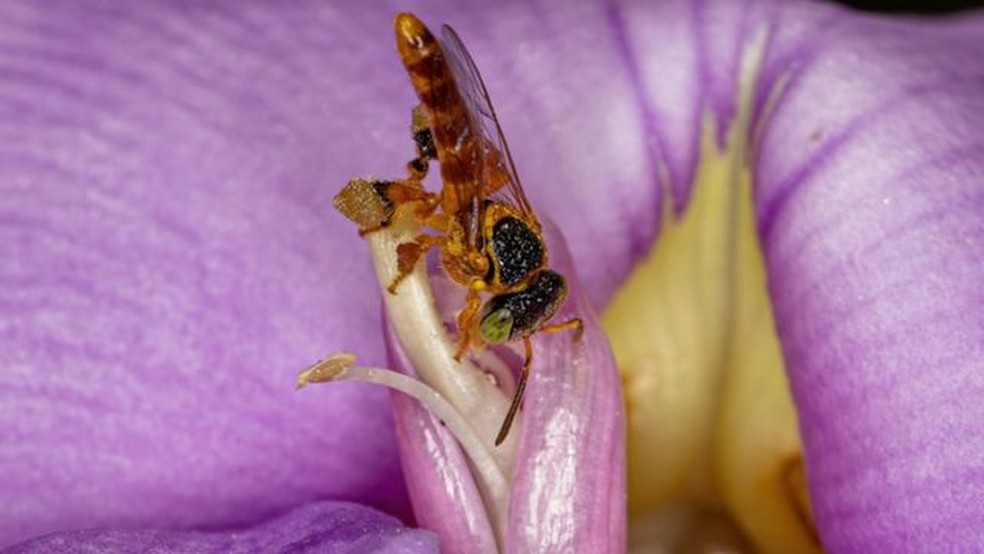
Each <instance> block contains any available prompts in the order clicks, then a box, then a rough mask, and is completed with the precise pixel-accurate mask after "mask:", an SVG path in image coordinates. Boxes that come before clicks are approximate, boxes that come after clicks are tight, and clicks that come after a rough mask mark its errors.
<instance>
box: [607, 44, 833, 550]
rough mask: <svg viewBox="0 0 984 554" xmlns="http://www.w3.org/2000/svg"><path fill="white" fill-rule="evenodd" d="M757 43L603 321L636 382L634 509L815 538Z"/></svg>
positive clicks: (759, 540)
mask: <svg viewBox="0 0 984 554" xmlns="http://www.w3.org/2000/svg"><path fill="white" fill-rule="evenodd" d="M757 56H758V54H757V53H756V52H755V48H754V47H753V48H751V49H750V51H749V52H748V53H747V55H746V60H745V62H746V63H745V68H746V69H747V71H745V72H743V75H742V79H743V81H744V82H743V83H742V87H741V90H742V92H741V98H740V101H739V113H738V116H737V118H736V120H735V121H733V122H732V124H731V125H730V128H729V135H728V138H727V144H726V148H725V149H724V151H721V150H719V148H718V147H717V145H716V143H715V140H714V129H715V126H714V124H713V123H714V122H713V121H711V119H710V118H707V120H706V121H705V125H704V127H703V130H704V133H703V141H702V150H701V156H700V164H699V166H698V170H697V175H696V177H695V183H694V186H693V188H692V193H691V197H690V199H689V202H688V204H687V206H686V209H685V210H684V211H683V213H682V214H681V215H679V216H675V215H674V212H673V208H672V206H668V208H667V213H666V214H665V217H664V218H663V221H664V222H665V224H664V228H663V229H662V232H661V234H660V237H659V239H658V241H657V243H656V244H655V246H654V248H653V250H652V251H651V252H650V254H649V256H648V257H647V259H645V260H644V261H643V262H642V263H641V264H640V265H639V266H638V267H637V268H636V269H635V271H634V273H633V274H632V275H631V276H630V278H629V280H628V281H627V282H626V283H625V285H624V286H623V288H622V289H621V290H620V292H619V294H618V295H617V296H616V297H615V299H614V300H613V302H612V303H611V305H610V307H609V308H608V310H607V312H606V313H605V317H604V327H605V329H606V331H607V332H608V334H609V337H610V338H611V341H612V347H613V350H614V352H615V357H616V360H617V361H618V365H619V369H620V372H621V373H622V378H623V381H624V384H625V395H626V403H627V409H628V433H629V441H628V464H629V491H630V495H629V501H630V511H631V513H632V514H633V515H634V516H635V517H636V519H637V520H641V519H645V518H651V514H653V513H659V512H666V510H668V509H670V507H673V506H681V505H683V506H689V507H690V508H691V509H692V510H695V511H696V512H699V513H714V514H724V515H726V516H728V517H730V518H731V519H732V521H733V522H734V523H736V524H737V526H738V527H739V528H740V529H741V530H742V531H743V532H744V534H746V535H747V536H748V538H749V539H750V540H751V542H753V543H754V544H755V545H756V546H757V547H759V548H761V549H764V550H766V551H816V550H817V549H818V544H817V542H816V538H815V533H814V531H813V528H812V521H811V519H810V516H809V508H808V502H807V501H806V492H805V479H804V478H803V464H802V459H803V458H802V446H801V444H800V437H799V432H798V427H797V420H796V411H795V408H794V406H793V403H792V399H791V396H790V393H789V389H788V384H787V381H786V375H785V367H784V363H783V358H782V351H781V348H780V344H779V341H778V338H777V335H776V332H775V325H774V321H773V315H772V306H771V304H770V301H769V296H768V291H767V286H766V285H767V283H766V273H765V267H764V261H763V257H762V251H761V247H760V244H759V241H758V237H757V234H756V229H755V221H754V210H753V204H752V177H751V175H752V172H751V169H750V167H749V166H748V163H747V162H748V160H749V159H751V158H750V156H749V155H748V152H747V148H746V144H747V142H748V138H749V137H750V136H751V135H752V134H753V133H752V132H751V131H750V126H749V115H748V114H749V108H750V105H751V102H750V98H751V95H750V91H751V90H752V86H751V85H752V83H754V76H755V73H756V67H757V65H758V57H757ZM665 197H666V198H670V195H669V193H667V194H666V195H665ZM666 204H667V205H669V204H671V203H670V202H667V203H666ZM674 509H675V508H674ZM671 511H672V510H671ZM647 514H648V515H647ZM714 517H719V515H718V516H714Z"/></svg>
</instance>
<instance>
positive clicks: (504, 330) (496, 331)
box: [478, 308, 513, 344]
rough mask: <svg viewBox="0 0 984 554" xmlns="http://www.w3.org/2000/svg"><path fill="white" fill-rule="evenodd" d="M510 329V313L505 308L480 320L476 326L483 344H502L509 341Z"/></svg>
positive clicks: (511, 322)
mask: <svg viewBox="0 0 984 554" xmlns="http://www.w3.org/2000/svg"><path fill="white" fill-rule="evenodd" d="M512 327H513V316H512V312H510V311H509V310H508V309H506V308H500V309H498V310H496V311H494V312H492V313H490V314H489V315H487V316H485V317H483V318H482V322H481V323H480V324H479V325H478V332H479V333H480V334H481V335H482V340H484V341H485V342H488V343H491V344H502V343H504V342H506V341H508V340H509V334H510V333H511V332H512Z"/></svg>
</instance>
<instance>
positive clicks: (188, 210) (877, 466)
mask: <svg viewBox="0 0 984 554" xmlns="http://www.w3.org/2000/svg"><path fill="white" fill-rule="evenodd" d="M415 9H416V10H417V11H418V13H419V14H420V15H421V17H422V18H423V19H424V20H425V21H427V22H429V23H431V24H432V25H436V24H437V23H439V22H443V21H447V22H449V23H452V24H453V25H454V26H455V27H456V29H457V30H458V32H459V33H460V34H461V35H462V37H463V38H464V40H465V41H466V43H467V44H468V45H469V48H470V49H471V51H472V53H473V55H474V56H475V58H476V61H477V62H478V65H479V67H480V68H481V69H482V71H483V74H484V75H485V78H486V81H487V83H488V85H489V88H490V92H491V94H492V96H493V98H494V99H495V101H496V107H497V109H498V111H499V115H500V117H501V119H502V123H503V126H504V128H505V129H506V133H507V136H508V137H509V139H510V143H511V146H512V149H513V152H514V154H515V157H516V162H517V164H518V166H519V169H520V172H521V174H522V175H523V178H524V182H525V184H526V187H527V189H528V190H527V192H528V194H529V196H530V197H531V199H532V201H533V203H534V204H535V205H536V206H537V207H538V209H539V210H540V211H541V212H543V213H544V214H547V215H549V216H550V217H551V218H552V219H553V220H555V221H556V222H557V224H558V226H559V227H560V228H561V229H563V230H564V233H565V235H566V237H567V240H568V243H569V244H570V246H571V250H572V255H573V257H574V259H575V262H576V264H577V267H578V270H579V272H580V274H581V278H582V281H583V283H584V286H585V288H586V289H587V293H588V295H589V297H590V298H591V299H592V300H593V301H595V302H596V303H597V304H598V305H599V306H602V305H603V304H604V302H605V301H606V300H607V299H608V298H609V297H610V296H611V294H612V293H613V292H614V291H615V289H616V287H617V286H618V284H619V283H620V282H621V280H622V279H624V278H625V276H626V275H627V274H628V272H629V271H630V270H631V267H632V264H633V263H634V262H635V261H637V260H638V259H639V258H640V257H641V256H642V255H644V254H645V253H646V252H647V251H648V249H649V248H650V246H651V245H652V242H653V240H655V237H656V233H657V229H658V226H659V220H658V219H659V218H658V214H660V213H661V206H662V205H663V202H665V201H666V199H664V198H662V195H661V191H662V190H664V188H663V185H665V186H667V187H669V190H671V191H672V194H673V195H674V199H675V202H676V204H675V205H677V206H681V205H683V204H684V203H685V201H686V199H687V198H688V195H689V191H690V185H691V177H692V176H693V174H694V168H695V166H696V163H697V155H698V145H699V131H700V123H701V117H702V116H703V115H705V114H706V113H707V112H708V111H710V112H711V113H713V114H714V115H715V116H716V117H717V122H718V124H719V125H720V126H721V128H720V129H719V130H720V131H722V135H721V136H723V129H724V128H725V127H726V126H727V125H728V124H729V122H730V121H731V118H732V117H733V115H734V113H735V110H736V106H735V101H736V100H735V99H736V98H737V93H736V87H737V78H738V63H739V59H740V58H739V56H740V55H741V53H742V52H743V51H744V48H745V47H747V46H748V45H749V44H750V43H751V42H752V41H753V37H755V36H756V33H758V32H759V31H760V30H761V29H764V30H765V31H766V32H767V35H766V36H767V41H766V43H765V48H766V50H765V57H764V62H763V67H762V69H761V72H760V79H759V81H758V83H757V87H756V91H755V96H754V98H755V112H754V113H755V115H756V121H755V123H756V127H755V128H756V129H757V131H758V133H759V134H757V135H756V139H757V142H755V143H754V147H755V148H754V151H753V153H754V175H755V194H756V197H755V205H756V214H757V224H758V229H759V231H760V237H761V240H762V243H763V247H764V249H765V255H766V261H767V269H768V275H769V288H770V293H771V296H772V299H773V302H774V306H775V313H776V318H777V327H778V330H779V335H780V338H781V340H782V344H783V352H784V355H785V358H786V360H787V364H788V370H789V373H790V380H791V384H792V387H793V393H794V397H795V399H796V403H797V407H798V410H799V414H800V422H801V428H802V431H803V436H804V442H805V448H806V457H807V465H808V471H809V479H810V485H811V494H812V498H813V500H814V505H815V515H816V518H817V523H818V526H819V531H820V534H821V538H822V540H823V542H824V544H825V546H826V547H827V548H828V549H830V550H832V551H912V550H926V549H935V550H955V551H966V550H967V549H969V548H971V547H972V546H974V545H979V544H980V543H981V542H982V541H984V535H981V528H982V527H981V522H982V521H984V502H981V501H980V499H981V498H984V464H982V462H981V460H982V459H984V433H982V432H981V430H980V428H981V426H980V422H982V421H984V404H982V403H981V402H980V398H982V397H984V361H982V360H984V310H981V306H982V305H984V287H982V286H981V284H980V283H981V282H982V280H984V256H982V255H981V252H982V250H984V219H982V217H981V215H982V214H984V156H982V154H981V149H982V148H984V120H982V119H984V116H982V114H984V95H982V94H981V92H982V90H984V17H982V16H981V15H980V14H977V15H969V16H966V17H963V18H961V19H941V20H929V21H917V20H884V19H879V18H876V17H873V16H860V15H857V14H853V13H850V12H846V11H842V10H840V9H836V8H831V7H826V6H822V5H814V4H797V3H774V2H765V1H763V2H756V1H751V0H748V1H742V2H709V1H708V2H701V1H696V0H695V1H694V2H669V3H659V4H652V5H650V4H648V3H641V2H639V3H628V2H627V3H600V2H598V3H596V2H574V3H565V4H559V3H558V4H556V5H554V4H546V3H543V4H538V3H521V2H518V1H516V2H507V3H498V4H495V5H491V4H489V5H484V4H483V5H467V4H457V5H455V6H454V7H444V8H439V7H436V6H434V5H425V6H422V7H419V8H415ZM397 10H398V7H397V6H395V5H388V4H383V3H377V4H373V5H371V6H369V5H367V6H364V7H348V6H346V7H342V6H341V5H337V6H333V5H328V4H326V3H323V2H314V1H307V2H292V3H273V2H257V1H250V2H236V3H231V2H230V3H219V2H207V3H203V2H180V1H163V0H161V1H157V2H149V3H141V4H139V5H137V4H134V3H126V4H123V3H117V2H108V1H94V0H88V1H84V2H76V1H68V0H64V1H52V2H47V3H45V4H44V5H43V6H42V5H40V4H36V3H28V2H7V3H4V4H3V6H0V133H2V135H0V136H2V142H0V145H2V146H0V167H2V172H0V345H2V346H0V367H2V368H3V371H2V373H0V429H2V430H3V439H2V443H0V506H3V508H2V510H0V545H7V544H13V543H15V542H18V541H20V540H23V539H27V538H30V537H34V536H37V535H41V534H44V533H48V532H53V531H62V530H71V529H81V528H89V527H103V526H108V527H115V528H120V529H128V528H132V529H140V528H155V529H163V528H178V529H185V528H194V529H223V528H227V527H230V526H241V525H250V524H254V523H256V522H258V521H260V520H262V519H264V518H267V517H270V516H274V515H277V514H281V513H284V512H287V511H288V510H290V509H292V508H295V507H297V506H301V505H304V504H306V503H310V502H314V501H317V500H323V499H334V500H351V501H357V502H360V503H363V504H366V505H369V506H373V507H375V508H378V509H380V510H383V511H385V512H388V513H391V514H395V515H397V516H400V517H403V518H409V517H410V514H409V502H408V499H407V496H406V492H405V488H404V485H403V480H402V477H401V474H400V469H399V468H400V465H399V461H398V459H397V457H396V445H395V443H394V441H395V435H394V432H393V428H392V421H391V416H390V408H389V401H388V396H387V393H385V392H384V391H381V390H376V389H373V388H371V387H365V386H360V385H355V384H340V385H337V386H332V387H321V388H319V389H318V390H317V393H316V394H296V393H295V392H294V391H293V378H294V376H295V374H296V371H297V370H298V369H300V368H303V367H304V366H306V365H307V364H308V363H310V362H312V361H313V360H315V359H317V358H319V357H321V356H322V355H323V354H325V353H328V352H331V351H334V350H339V349H346V350H352V351H355V352H357V353H358V354H359V356H360V358H361V359H362V360H363V361H364V362H365V363H367V364H380V365H384V364H386V363H387V361H386V356H385V349H384V346H383V338H382V335H383V334H382V330H381V326H382V322H381V320H380V302H379V293H378V291H377V288H376V285H375V282H374V279H373V277H372V271H371V266H370V262H369V258H368V254H367V253H366V249H365V246H364V244H363V243H362V241H361V240H360V239H359V238H358V236H357V235H356V234H355V232H354V230H353V228H352V226H351V225H350V223H349V222H347V221H345V220H344V219H343V218H342V217H341V216H339V215H337V214H335V213H333V212H332V211H331V210H330V199H331V197H332V195H333V194H334V193H335V192H336V191H337V189H338V188H339V187H340V186H341V185H342V184H343V183H344V182H345V181H346V180H347V179H348V178H349V177H351V176H356V175H364V174H367V173H374V174H380V175H382V176H389V175H397V174H399V173H400V172H401V171H402V164H403V163H404V162H405V161H406V159H407V158H408V156H409V154H410V153H411V144H410V142H409V138H408V134H407V124H408V122H409V109H410V107H411V106H412V105H413V103H414V100H413V96H412V92H411V89H410V87H409V85H408V84H407V82H406V77H405V74H404V72H403V70H402V68H401V66H400V64H399V61H398V59H397V57H396V54H395V52H394V49H393V44H392V29H391V17H392V14H393V13H395V12H396V11H397ZM779 84H784V88H782V89H781V90H782V92H781V94H780V95H779V96H778V100H777V102H776V104H775V107H774V111H771V112H770V111H769V110H767V109H766V99H767V98H768V97H769V95H770V93H772V91H773V90H775V89H774V87H775V86H777V85H779ZM663 176H665V177H666V179H667V180H668V181H667V182H663ZM318 506H319V505H312V506H310V507H309V508H308V509H310V510H314V511H315V512H317V510H318V509H319V508H318ZM325 506H328V507H329V509H331V508H332V507H336V508H338V509H339V510H342V509H343V508H340V507H339V506H345V505H340V504H339V505H335V504H330V505H325ZM345 509H348V508H345ZM292 513H294V514H296V513H297V512H292ZM301 513H304V512H303V511H302V512H301ZM317 513H321V512H317ZM359 514H361V515H359V516H358V517H359V518H363V519H364V520H365V521H370V520H372V521H376V520H374V519H373V518H383V520H384V519H385V518H384V516H382V515H379V514H370V513H363V512H359ZM316 519H317V518H315V520H316ZM383 520H379V521H383ZM279 521H288V522H289V521H290V519H289V518H288V519H287V520H279ZM360 521H362V520H360ZM387 521H388V522H389V523H386V522H387ZM408 521H409V519H408ZM272 525H274V526H275V525H276V524H272ZM283 525H286V526H287V527H281V529H283V528H289V525H290V524H289V523H284V524H283ZM380 525H381V526H383V527H386V526H387V525H394V524H393V523H392V522H391V520H385V521H384V522H383V523H381V524H380ZM387 528H389V527H387ZM119 533H123V532H122V531H120V532H119ZM73 536H75V537H77V538H78V540H81V541H85V540H90V539H91V537H89V539H87V538H85V536H84V535H73ZM127 536H131V535H127ZM132 537H137V538H136V539H133V540H139V537H140V535H139V534H138V535H132ZM69 538H71V537H69V536H66V540H68V539H69ZM214 539H215V537H212V538H211V539H209V540H214ZM176 540H178V539H176ZM326 540H329V539H326ZM332 540H333V539H332ZM414 540H416V539H414ZM420 540H421V541H422V542H421V543H420V544H418V545H417V546H419V547H420V548H421V549H423V548H424V547H425V546H427V545H429V546H428V547H433V543H427V540H429V539H427V536H426V535H423V534H422V535H421V536H420ZM124 542H126V541H124ZM271 544H272V543H271ZM312 544H313V543H312ZM325 544H328V543H327V542H326V543H325ZM203 548H204V547H203ZM408 548H410V547H408Z"/></svg>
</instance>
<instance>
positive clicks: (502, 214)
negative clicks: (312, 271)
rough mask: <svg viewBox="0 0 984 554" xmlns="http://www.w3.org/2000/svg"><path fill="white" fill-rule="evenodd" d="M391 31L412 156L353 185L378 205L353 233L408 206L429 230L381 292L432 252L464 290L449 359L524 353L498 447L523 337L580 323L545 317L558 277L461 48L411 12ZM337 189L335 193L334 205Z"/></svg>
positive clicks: (404, 248) (403, 252)
mask: <svg viewBox="0 0 984 554" xmlns="http://www.w3.org/2000/svg"><path fill="white" fill-rule="evenodd" d="M394 27H395V32H396V42H397V50H398V52H399V54H400V58H401V60H402V61H403V65H404V67H405V68H406V70H407V73H408V74H409V76H410V82H411V84H412V85H413V88H414V90H415V92H416V93H417V96H418V98H419V100H420V105H418V106H417V107H415V108H414V109H413V112H412V124H411V132H412V135H413V140H414V144H415V145H416V149H417V157H416V158H414V159H413V160H411V161H410V162H409V163H408V164H407V168H408V173H409V176H408V177H407V178H406V179H404V180H400V181H389V182H380V181H375V182H372V183H368V184H364V185H363V187H364V188H366V187H371V193H373V194H377V195H378V196H380V197H381V198H383V201H382V204H383V205H384V206H385V209H384V210H383V212H382V213H381V214H379V216H378V217H377V218H376V219H374V220H373V223H372V224H370V225H367V224H366V223H364V222H359V221H357V223H360V225H361V226H362V229H360V231H361V232H363V233H365V232H371V231H372V230H374V229H373V227H375V228H378V227H382V226H385V224H386V219H387V217H389V215H391V214H392V213H393V210H394V209H395V207H396V206H399V205H402V204H409V203H413V205H414V212H413V213H414V216H415V217H416V218H417V219H418V221H419V222H420V223H421V225H422V226H423V227H425V228H429V229H431V230H433V231H434V233H422V234H420V235H418V236H416V237H415V238H414V239H413V240H412V241H409V242H406V243H403V244H401V245H399V246H398V247H397V266H398V273H397V276H396V278H395V279H394V280H393V282H392V283H391V284H390V286H389V288H388V290H389V292H390V293H393V294H395V293H397V290H398V286H399V283H400V281H401V280H402V279H403V278H405V277H406V276H407V275H409V274H410V273H411V272H412V271H413V268H414V266H415V265H416V264H417V263H418V262H419V261H420V259H421V258H422V257H423V256H424V255H425V254H426V253H427V251H429V250H430V249H432V248H437V249H439V253H440V261H441V268H442V269H443V271H444V272H445V273H446V274H447V275H448V277H449V278H450V279H451V280H452V281H454V282H455V283H457V284H458V285H460V286H462V287H465V288H466V290H467V295H466V297H465V305H464V307H463V308H462V310H461V311H460V312H459V314H458V316H457V331H458V344H457V350H456V352H455V359H457V360H460V359H461V357H462V356H463V355H464V354H465V353H466V352H468V351H469V350H470V349H473V348H481V347H483V346H485V345H488V344H493V345H497V344H505V343H510V342H513V341H517V340H519V341H522V343H523V346H524V349H525V358H524V361H523V367H522V370H521V372H520V376H519V380H518V382H517V385H516V391H515V393H514V394H513V398H512V402H511V403H510V407H509V411H508V412H507V414H506V417H505V419H504V420H503V423H502V425H501V427H500V430H499V433H498V435H497V436H496V439H495V444H496V445H499V444H501V443H502V442H503V441H504V440H505V439H506V437H507V436H508V433H509V429H510V427H511V425H512V422H513V419H514V418H515V416H516V413H517V411H518V410H519V407H520V405H521V404H522V400H523V396H524V393H525V390H526V382H527V379H528V377H529V370H530V366H531V363H532V359H533V346H532V343H531V340H530V337H531V336H532V335H533V334H535V333H537V332H556V331H561V330H566V329H573V330H576V332H577V336H578V337H580V334H581V331H582V329H583V325H582V323H581V320H580V319H576V318H575V319H571V320H569V321H565V322H563V323H558V324H550V323H549V321H550V320H551V319H552V318H553V316H554V315H555V314H556V313H557V311H558V310H559V309H560V307H561V306H562V305H563V303H564V300H565V299H566V297H567V283H566V281H565V279H564V277H563V276H562V275H561V274H559V273H557V272H555V271H553V270H551V269H549V267H548V257H547V246H546V243H545V242H544V240H543V236H542V229H541V226H540V221H539V219H538V218H537V216H536V213H535V212H534V211H533V208H532V206H531V204H530V202H529V200H528V199H527V198H526V194H525V193H524V192H523V188H522V185H521V183H520V180H519V177H518V176H517V174H516V169H515V165H514V164H513V161H512V156H511V154H510V152H509V147H508V145H507V144H506V141H505V139H504V138H503V135H502V128H501V126H500V125H499V122H498V119H497V118H496V115H495V110H494V109H493V108H492V104H491V102H490V100H489V95H488V91H487V90H486V88H485V84H484V82H483V81H482V78H481V75H480V74H479V73H478V70H477V69H476V67H475V63H474V61H473V60H472V58H471V56H470V55H469V54H468V50H467V49H466V48H465V46H464V44H463V43H462V42H461V39H460V38H459V37H458V35H457V33H455V31H454V30H453V29H451V27H449V26H447V25H445V26H444V27H443V34H442V40H441V41H438V40H437V38H436V37H435V36H434V35H433V34H432V33H431V32H430V30H428V29H427V27H426V26H425V25H424V24H423V23H422V22H421V21H420V20H419V19H418V18H417V17H416V16H414V15H412V14H408V13H401V14H398V15H397V16H396V18H395V21H394ZM432 160H436V161H437V162H438V164H439V166H440V176H441V181H442V188H441V190H440V192H439V193H433V192H429V191H427V190H425V189H424V188H423V185H422V181H423V178H424V177H425V176H426V175H427V172H428V167H429V162H430V161H432ZM355 181H357V180H353V182H355ZM350 185H351V183H350ZM347 188H348V187H347ZM345 193H346V191H345V190H343V192H342V193H340V194H339V196H338V197H336V207H339V208H340V209H341V207H340V206H339V203H340V202H339V199H342V200H344V198H343V196H345ZM350 195H351V194H350ZM342 211H343V213H344V210H342Z"/></svg>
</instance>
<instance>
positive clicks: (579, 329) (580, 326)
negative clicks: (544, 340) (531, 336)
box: [536, 317, 584, 340]
mask: <svg viewBox="0 0 984 554" xmlns="http://www.w3.org/2000/svg"><path fill="white" fill-rule="evenodd" d="M568 329H574V340H581V336H582V335H584V323H583V322H582V321H581V318H578V317H575V318H574V319H570V320H568V321H565V322H563V323H554V324H553V325H544V326H543V327H540V328H539V329H537V330H536V332H537V333H559V332H560V331H566V330H568Z"/></svg>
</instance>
